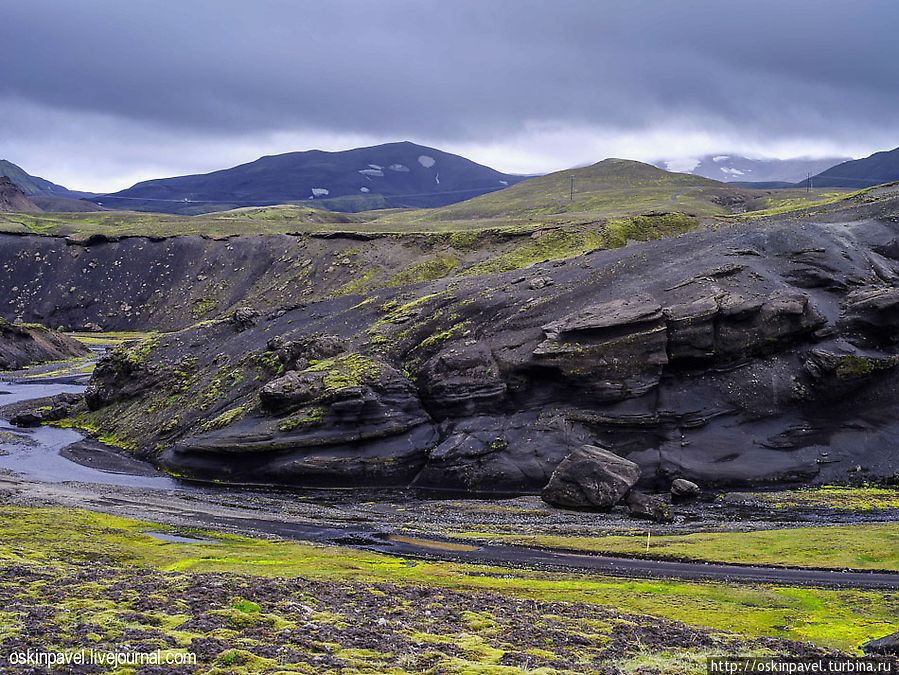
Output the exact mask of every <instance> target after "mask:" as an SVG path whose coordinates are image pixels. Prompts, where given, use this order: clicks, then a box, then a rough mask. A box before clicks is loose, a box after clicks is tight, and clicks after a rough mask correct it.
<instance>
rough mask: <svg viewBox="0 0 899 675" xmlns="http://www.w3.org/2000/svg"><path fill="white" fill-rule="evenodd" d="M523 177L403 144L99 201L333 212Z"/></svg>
mask: <svg viewBox="0 0 899 675" xmlns="http://www.w3.org/2000/svg"><path fill="white" fill-rule="evenodd" d="M524 178H525V177H524V176H517V175H512V174H505V173H500V172H499V171H496V170H494V169H491V168H490V167H487V166H483V165H481V164H477V163H475V162H472V161H471V160H468V159H466V158H464V157H460V156H458V155H453V154H450V153H447V152H443V151H441V150H437V149H435V148H429V147H426V146H423V145H417V144H415V143H410V142H408V141H406V142H400V143H387V144H383V145H376V146H372V147H366V148H355V149H352V150H345V151H342V152H324V151H321V150H309V151H306V152H289V153H284V154H279V155H271V156H266V157H261V158H259V159H257V160H256V161H254V162H249V163H248V164H241V165H239V166H235V167H232V168H229V169H223V170H220V171H213V172H212V173H207V174H199V175H192V176H178V177H174V178H162V179H158V180H149V181H144V182H141V183H138V184H137V185H134V186H133V187H130V188H128V189H127V190H122V191H120V192H116V193H113V194H110V195H103V196H99V197H97V198H96V199H95V201H96V202H98V203H101V204H103V205H104V206H108V207H111V208H117V209H128V210H138V211H160V212H166V213H183V214H189V213H203V212H208V211H220V210H225V209H229V208H235V207H240V206H263V205H270V204H279V203H287V202H306V203H310V204H315V205H316V206H320V207H322V208H327V209H331V210H334V211H363V210H368V209H376V208H393V207H419V208H423V207H434V206H444V205H446V204H452V203H454V202H459V201H463V200H465V199H470V198H472V197H477V196H478V195H482V194H485V193H487V192H493V191H496V190H500V189H502V188H504V187H507V186H509V185H512V184H514V183H517V182H519V181H521V180H524Z"/></svg>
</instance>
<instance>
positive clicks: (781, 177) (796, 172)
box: [655, 154, 851, 187]
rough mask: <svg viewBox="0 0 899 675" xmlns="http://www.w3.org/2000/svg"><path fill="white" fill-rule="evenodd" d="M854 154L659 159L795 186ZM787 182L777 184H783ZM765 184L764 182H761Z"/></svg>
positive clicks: (715, 175) (732, 179) (671, 165)
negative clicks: (784, 157) (778, 157)
mask: <svg viewBox="0 0 899 675" xmlns="http://www.w3.org/2000/svg"><path fill="white" fill-rule="evenodd" d="M849 159H851V158H850V157H825V158H821V159H812V158H809V157H796V158H794V159H753V158H750V157H743V156H741V155H723V154H721V155H704V156H702V157H699V158H687V159H673V160H671V159H669V160H662V161H659V162H655V165H656V166H658V167H660V168H662V169H666V170H667V171H679V172H683V173H692V174H694V175H696V176H703V177H705V178H711V179H712V180H720V181H722V182H725V183H741V184H747V185H748V184H755V183H765V184H768V185H765V187H792V186H793V184H795V183H799V182H801V181H804V180H806V179H807V178H808V177H809V176H815V175H816V174H819V173H820V172H822V171H824V170H826V169H829V168H830V167H832V166H834V165H836V164H840V163H841V162H845V161H847V160H849ZM780 183H782V184H783V185H773V184H780ZM759 187H761V186H759Z"/></svg>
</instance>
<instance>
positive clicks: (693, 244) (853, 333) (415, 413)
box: [83, 214, 899, 492]
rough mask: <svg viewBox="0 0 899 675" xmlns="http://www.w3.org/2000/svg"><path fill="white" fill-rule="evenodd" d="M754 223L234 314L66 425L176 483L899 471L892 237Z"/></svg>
mask: <svg viewBox="0 0 899 675" xmlns="http://www.w3.org/2000/svg"><path fill="white" fill-rule="evenodd" d="M822 220H823V219H819V220H818V221H817V222H811V221H802V220H797V221H794V222H777V221H774V222H768V223H760V222H756V223H752V224H744V225H737V226H728V227H722V228H721V229H719V230H717V231H714V232H699V233H694V234H689V235H685V236H681V237H677V238H671V239H666V240H661V241H656V242H649V243H645V244H637V245H632V246H628V247H626V248H623V249H616V250H608V251H597V252H594V253H590V254H587V255H583V256H579V257H576V258H571V259H568V260H565V261H558V262H549V263H543V264H539V265H535V266H533V267H531V268H528V269H527V270H524V271H517V272H509V273H504V274H496V275H490V276H467V277H457V278H454V279H444V280H441V281H436V282H432V283H430V284H421V285H418V286H407V287H400V288H390V289H384V290H381V291H377V292H374V293H372V294H370V295H368V296H366V297H362V296H358V295H346V296H341V297H337V298H332V299H328V300H324V301H321V302H317V303H310V304H306V305H302V306H299V307H295V308H293V309H289V310H287V311H279V312H273V313H270V312H262V313H258V314H257V313H254V312H251V311H242V312H239V313H238V315H237V316H236V317H234V318H233V319H230V320H218V321H212V322H207V323H204V324H202V325H198V326H195V327H192V328H189V329H186V330H183V331H181V332H178V333H174V334H170V335H164V336H160V337H159V338H156V339H155V340H154V341H151V342H147V343H143V344H141V345H138V346H136V347H133V348H131V349H120V350H118V351H116V352H114V353H112V354H110V355H108V356H107V357H106V358H104V359H103V360H102V361H101V363H100V366H99V367H98V368H97V371H96V373H95V375H94V377H93V380H92V383H91V386H90V389H89V391H88V395H87V403H88V405H89V407H90V409H91V410H90V411H89V412H85V413H84V414H83V417H84V419H85V421H89V422H90V424H91V426H92V427H93V428H97V429H100V430H101V431H102V432H103V433H105V434H107V435H108V436H112V437H118V438H120V439H121V441H122V444H123V445H126V447H132V448H134V449H138V450H140V451H141V452H143V453H145V454H147V455H149V456H151V457H152V458H154V459H155V461H157V462H158V463H160V464H161V465H163V466H165V467H166V468H167V469H169V470H171V471H172V472H174V473H178V474H182V475H186V476H190V477H193V478H198V479H206V480H211V479H216V480H222V481H234V482H249V483H283V484H292V485H307V484H315V485H359V484H366V485H370V484H412V485H415V486H419V487H422V488H435V489H451V490H462V491H470V492H537V491H539V490H540V489H541V488H543V486H544V485H546V483H547V481H548V480H549V478H550V476H551V475H552V473H553V470H554V468H555V467H556V466H557V465H559V463H560V462H561V461H562V460H563V459H564V458H565V457H567V456H568V455H569V454H570V453H572V452H573V451H574V450H575V449H577V448H580V447H581V446H583V445H585V444H591V445H598V446H601V447H603V448H607V449H610V450H611V451H613V452H615V453H616V454H618V455H620V456H623V457H626V458H628V459H629V460H632V461H634V462H636V463H637V464H639V465H640V467H641V470H642V474H641V475H642V478H641V481H642V483H643V484H644V485H653V484H657V485H659V486H661V487H664V488H667V486H668V485H669V484H670V481H671V480H672V479H673V478H677V477H683V478H687V479H690V480H694V481H696V482H698V483H700V484H704V485H709V484H719V485H721V484H729V485H739V484H763V483H771V482H782V481H795V482H824V481H830V480H835V479H840V480H846V479H858V480H864V479H873V478H883V477H891V476H893V475H894V474H895V473H896V471H897V469H899V450H897V441H896V439H897V438H899V418H897V416H896V414H895V411H896V410H897V406H899V387H897V378H896V370H895V368H896V365H897V364H899V344H897V342H899V284H897V278H899V225H897V224H896V222H895V218H894V217H892V216H888V214H882V217H881V218H880V219H866V220H856V221H853V222H832V223H827V222H822Z"/></svg>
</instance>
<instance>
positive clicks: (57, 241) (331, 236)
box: [0, 229, 599, 331]
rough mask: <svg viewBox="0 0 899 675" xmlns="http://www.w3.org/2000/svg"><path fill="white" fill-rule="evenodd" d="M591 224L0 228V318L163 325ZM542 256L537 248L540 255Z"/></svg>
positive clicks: (403, 278)
mask: <svg viewBox="0 0 899 675" xmlns="http://www.w3.org/2000/svg"><path fill="white" fill-rule="evenodd" d="M598 240H599V239H598V237H597V236H596V235H595V234H594V233H593V232H591V231H588V230H585V231H572V232H565V233H560V232H559V231H558V230H557V229H556V230H553V229H548V230H545V231H538V232H534V233H522V232H498V231H486V232H480V233H477V232H471V233H469V232H459V233H433V234H403V235H399V234H397V235H393V234H365V233H358V232H357V233H324V234H298V235H246V236H239V237H230V238H218V239H216V238H205V237H200V236H177V237H168V238H147V237H132V236H129V237H121V238H108V237H105V236H101V235H95V236H92V237H89V238H87V239H78V238H72V237H63V236H52V237H51V236H39V235H14V234H0V316H3V317H5V318H7V319H8V320H10V321H26V322H36V323H42V324H44V325H48V326H52V327H54V328H66V329H75V330H80V329H83V328H84V327H85V326H90V327H91V328H94V329H96V328H97V327H99V328H101V329H103V330H106V331H123V330H128V331H141V330H154V331H171V330H178V329H181V328H185V327H187V326H190V325H192V324H195V323H197V322H199V321H205V320H211V319H215V318H218V317H221V316H223V315H225V314H227V313H228V312H230V311H233V310H234V309H236V308H238V307H241V306H243V305H247V304H249V305H250V306H252V307H255V308H257V309H259V310H263V311H266V310H269V311H274V310H276V309H279V308H281V309H283V308H289V307H295V306H296V305H298V304H299V303H301V302H311V301H313V300H320V299H323V298H328V297H334V296H341V295H347V294H352V293H360V292H365V291H366V290H367V289H369V288H379V287H384V286H399V285H403V284H410V283H416V282H424V281H430V280H433V279H436V278H440V277H443V276H447V275H449V274H454V273H458V272H461V271H463V270H466V269H468V268H472V267H473V266H476V265H478V264H482V263H489V262H490V261H495V260H498V259H499V260H502V256H504V255H508V256H510V257H511V258H512V259H513V260H514V261H515V263H518V264H521V260H524V261H526V262H529V261H530V260H542V259H545V258H546V257H565V256H568V255H574V254H575V253H577V252H580V251H586V250H590V249H591V248H593V247H594V245H593V244H592V243H591V242H593V241H598ZM538 256H539V257H538Z"/></svg>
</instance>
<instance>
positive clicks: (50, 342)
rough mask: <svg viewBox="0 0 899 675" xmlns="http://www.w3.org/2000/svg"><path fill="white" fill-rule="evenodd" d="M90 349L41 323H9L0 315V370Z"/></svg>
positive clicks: (71, 356) (82, 352)
mask: <svg viewBox="0 0 899 675" xmlns="http://www.w3.org/2000/svg"><path fill="white" fill-rule="evenodd" d="M89 353H90V350H89V349H88V348H87V347H85V346H84V345H83V344H81V343H80V342H78V341H77V340H75V339H73V338H70V337H68V336H66V335H63V334H61V333H57V332H56V331H52V330H48V329H46V328H44V327H43V326H37V325H22V324H12V323H9V322H8V321H6V320H5V319H0V370H16V369H17V368H23V367H25V366H27V365H28V364H30V363H39V362H42V361H58V360H61V359H70V358H74V357H76V356H85V355H87V354H89Z"/></svg>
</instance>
